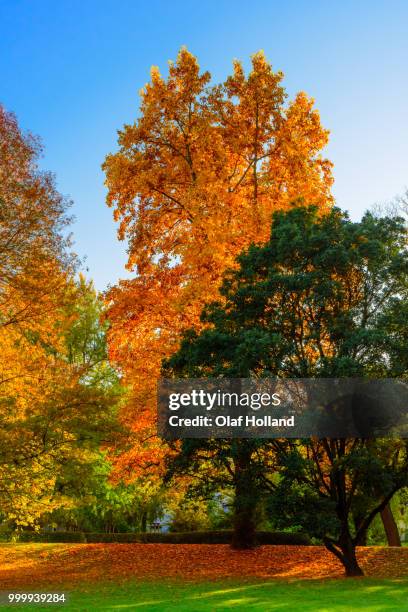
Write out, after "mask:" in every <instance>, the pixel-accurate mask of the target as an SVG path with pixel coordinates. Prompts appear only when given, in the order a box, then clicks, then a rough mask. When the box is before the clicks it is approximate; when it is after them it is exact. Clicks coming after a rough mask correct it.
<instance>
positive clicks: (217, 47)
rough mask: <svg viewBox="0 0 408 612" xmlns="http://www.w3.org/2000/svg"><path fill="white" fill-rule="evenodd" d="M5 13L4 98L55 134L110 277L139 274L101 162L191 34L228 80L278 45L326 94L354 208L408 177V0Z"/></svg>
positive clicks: (36, 4)
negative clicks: (156, 75)
mask: <svg viewBox="0 0 408 612" xmlns="http://www.w3.org/2000/svg"><path fill="white" fill-rule="evenodd" d="M0 24H1V26H0V32H1V35H0V76H1V79H0V101H1V102H2V103H3V104H4V105H5V106H6V108H8V109H9V110H13V111H14V112H15V113H16V114H17V117H18V119H19V122H20V124H21V125H22V127H23V128H25V129H30V130H31V131H33V132H34V133H37V134H39V135H40V136H41V138H42V140H43V143H44V145H45V149H46V151H45V156H44V159H43V160H42V164H43V166H44V168H46V169H49V170H52V171H53V172H55V173H56V175H57V183H58V187H59V189H60V191H62V192H63V193H64V194H67V195H69V196H70V197H71V198H72V199H73V200H74V207H73V213H74V215H75V217H76V222H75V225H74V226H73V232H74V237H75V242H76V251H77V252H78V254H79V255H80V256H84V255H86V256H87V261H86V264H87V266H88V268H89V272H88V275H89V276H90V277H92V278H94V280H95V283H96V286H97V287H98V289H101V290H102V289H104V288H105V287H106V286H107V285H108V284H109V283H110V284H114V283H115V282H116V281H117V280H118V278H120V277H124V276H125V275H126V273H125V272H124V263H125V260H126V254H125V245H123V244H121V243H119V242H118V241H117V239H116V228H115V224H114V222H113V220H112V213H111V211H110V210H109V209H108V208H107V207H106V205H105V203H104V200H105V190H104V187H103V174H102V172H101V170H100V165H101V163H102V161H103V159H104V157H105V155H106V154H107V153H108V152H111V151H113V150H115V147H116V130H117V129H119V128H120V127H121V126H122V125H123V123H125V122H131V121H133V120H134V119H135V118H136V116H137V113H138V106H139V101H138V91H139V90H140V88H141V87H142V86H143V85H144V84H145V82H146V81H147V80H148V76H149V68H150V66H151V65H152V64H155V65H158V66H159V67H160V69H161V70H162V71H163V72H165V71H166V68H167V60H168V59H174V58H175V57H176V55H177V51H178V49H179V48H180V46H182V45H187V47H188V48H189V49H190V50H191V51H192V52H193V53H195V54H196V55H197V56H198V58H199V61H200V64H201V66H202V68H203V69H206V70H210V72H211V73H212V75H213V78H214V80H220V79H224V78H225V76H226V75H227V74H228V73H229V71H230V67H231V61H232V59H233V58H239V59H242V60H243V61H244V63H245V64H246V65H248V59H249V56H250V55H251V53H253V52H255V51H257V50H259V49H264V50H265V52H266V54H267V56H268V58H269V59H270V61H271V62H272V64H273V66H274V68H275V69H276V70H282V71H283V72H284V73H285V85H286V88H287V91H288V93H289V95H290V96H293V94H294V93H295V92H296V91H298V90H304V91H306V92H307V93H308V94H310V95H312V96H313V97H314V98H315V100H316V105H317V107H318V108H319V110H320V113H321V117H322V122H323V124H324V125H325V127H327V128H329V129H330V131H331V139H330V145H329V146H328V149H327V155H328V157H329V158H330V159H331V160H332V161H333V162H334V164H335V168H334V175H335V179H336V182H335V186H334V194H335V196H336V198H337V203H338V205H340V206H341V207H342V208H346V209H348V210H349V211H350V213H351V215H352V217H353V218H359V216H360V215H361V213H362V212H363V211H364V210H365V209H366V208H368V207H370V206H371V205H372V204H373V203H374V202H384V201H386V200H389V199H391V198H392V197H393V196H394V195H396V194H398V193H401V192H402V191H404V189H405V188H406V187H407V186H408V2H407V1H406V0H401V1H396V0H383V1H376V0H369V1H365V0H360V1H354V2H348V1H347V0H337V1H332V2H328V1H327V0H326V2H313V1H312V0H308V1H303V0H296V1H294V0H293V1H291V0H285V1H283V0H281V1H280V2H275V1H274V0H269V1H261V0H252V1H251V2H249V1H248V0H246V1H245V2H243V1H241V0H236V1H229V0H228V1H226V0H207V1H202V2H200V3H198V2H194V1H193V2H187V1H184V0H183V1H180V0H179V1H164V0H149V1H148V2H147V1H145V2H142V1H140V0H133V1H132V0H115V1H113V0H98V1H96V0H81V1H79V0H58V2H56V1H55V0H30V1H29V0H0Z"/></svg>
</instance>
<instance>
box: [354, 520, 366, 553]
mask: <svg viewBox="0 0 408 612" xmlns="http://www.w3.org/2000/svg"><path fill="white" fill-rule="evenodd" d="M363 520H364V515H360V514H358V513H356V512H355V513H354V514H353V521H354V526H355V530H356V532H358V531H359V530H360V527H361V524H362V522H363ZM367 532H368V529H364V530H363V531H362V532H361V533H360V535H359V538H358V542H357V546H367Z"/></svg>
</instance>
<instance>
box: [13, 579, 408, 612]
mask: <svg viewBox="0 0 408 612" xmlns="http://www.w3.org/2000/svg"><path fill="white" fill-rule="evenodd" d="M50 608H51V609H52V608H54V609H57V610H61V612H62V610H83V611H86V610H89V611H93V610H118V611H120V610H123V611H124V612H127V610H140V611H144V610H149V611H150V610H152V611H154V610H156V611H157V612H166V611H167V610H174V611H175V610H177V611H179V610H180V611H182V612H196V611H197V612H201V611H204V610H205V611H210V610H212V611H218V610H262V611H265V612H266V611H268V612H269V611H274V610H276V611H282V612H294V611H297V610H299V611H302V612H303V611H313V612H354V610H367V611H369V612H382V611H388V610H399V611H400V612H402V611H404V610H407V611H408V580H407V579H404V580H402V579H399V580H397V579H396V580H376V579H372V578H362V579H348V580H326V581H296V582H284V581H278V580H273V581H268V582H259V581H258V582H250V583H244V582H241V583H239V582H237V581H234V582H231V581H229V582H225V581H224V582H223V583H213V584H208V583H207V584H199V583H195V584H181V583H174V582H160V583H159V582H150V583H146V582H144V583H140V584H137V583H135V582H127V583H125V584H124V585H122V586H120V585H118V584H113V585H109V586H108V585H104V586H101V587H98V586H97V585H92V586H91V585H89V584H88V585H87V586H84V587H82V588H81V589H78V590H75V591H74V592H72V593H71V594H70V598H69V603H68V604H65V605H64V606H59V605H58V606H47V607H44V606H42V607H38V606H32V605H30V606H24V607H23V606H19V609H25V610H50ZM2 609H4V610H13V609H14V610H16V609H17V606H4V607H3V608H2Z"/></svg>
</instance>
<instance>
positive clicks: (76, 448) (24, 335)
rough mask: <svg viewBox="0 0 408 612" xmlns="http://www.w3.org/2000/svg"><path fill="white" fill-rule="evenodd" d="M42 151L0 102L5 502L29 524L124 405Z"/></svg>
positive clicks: (0, 442) (0, 467)
mask: <svg viewBox="0 0 408 612" xmlns="http://www.w3.org/2000/svg"><path fill="white" fill-rule="evenodd" d="M40 152H41V147H40V144H39V142H38V140H37V139H36V138H34V137H32V136H31V135H27V134H23V133H22V132H21V130H20V129H19V127H18V124H17V121H16V119H15V117H14V116H13V115H12V114H10V113H7V112H6V111H5V110H4V109H3V107H0V345H1V349H2V350H1V352H0V423H1V428H0V510H1V513H2V515H3V516H5V517H6V518H8V519H9V520H10V521H13V522H14V524H15V525H17V526H22V527H23V526H25V525H34V524H35V523H36V522H37V520H38V518H39V517H40V516H41V515H42V514H43V513H44V512H47V511H50V510H52V509H53V508H54V507H55V505H56V504H57V503H59V501H58V499H57V497H58V496H56V495H55V492H56V484H57V482H58V479H59V478H61V474H62V473H63V472H64V471H67V470H68V469H69V466H71V469H73V466H74V465H76V466H78V465H79V464H83V463H84V462H86V461H87V460H88V459H89V458H90V457H91V456H92V453H93V451H94V449H95V448H97V446H98V444H99V443H100V441H101V439H103V436H105V435H106V434H107V431H109V429H111V427H112V421H113V417H114V406H115V405H116V403H117V393H116V392H115V390H114V389H113V387H112V385H111V371H109V370H108V369H107V368H106V349H105V346H104V345H103V342H104V334H105V330H103V328H99V329H98V330H96V328H97V325H98V324H97V323H96V320H95V313H96V310H95V308H96V306H95V302H96V296H95V294H94V292H93V290H92V288H90V287H89V286H87V285H86V283H84V281H80V283H79V284H77V283H76V282H75V264H76V259H75V256H74V255H73V254H72V253H71V251H70V243H69V240H67V239H65V238H64V236H63V234H64V232H65V229H66V228H67V225H68V223H69V218H68V217H67V208H68V204H69V203H68V202H67V201H66V200H65V199H64V198H63V196H61V195H60V194H59V193H58V191H57V190H56V188H55V184H54V179H53V177H52V176H51V175H50V174H47V173H43V172H41V171H40V170H39V169H38V165H37V160H38V156H39V154H40ZM85 315H86V316H85ZM87 317H88V320H89V319H90V318H91V319H92V317H93V325H94V327H93V328H92V329H91V327H90V325H89V324H88V323H86V322H85V321H84V319H86V318H87ZM98 334H99V335H98ZM102 337H103V342H102V344H101V338H102ZM79 341H81V345H80V346H79V344H78V342H79ZM102 345H103V346H102ZM103 350H104V351H105V356H104V357H103ZM79 351H81V358H80V357H79ZM101 360H102V361H103V360H104V361H105V370H104V366H103V365H102V361H101ZM107 374H109V376H107Z"/></svg>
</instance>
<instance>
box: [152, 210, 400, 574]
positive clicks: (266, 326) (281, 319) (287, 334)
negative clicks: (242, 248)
mask: <svg viewBox="0 0 408 612" xmlns="http://www.w3.org/2000/svg"><path fill="white" fill-rule="evenodd" d="M272 228H273V229H272V234H271V238H270V240H269V242H268V243H267V244H266V245H264V246H255V245H253V246H251V247H250V248H249V249H248V250H247V251H246V252H245V253H243V254H242V255H241V256H240V257H239V258H238V263H239V268H238V269H236V270H233V271H231V272H229V273H227V274H226V275H225V278H224V283H223V286H222V289H221V294H222V295H223V297H224V300H225V301H224V302H223V303H221V302H220V303H213V304H210V305H209V306H208V307H206V308H205V310H204V312H203V315H202V320H203V322H204V323H206V324H207V328H206V329H204V330H203V331H201V332H200V333H197V332H194V331H188V332H186V334H185V336H184V340H183V342H182V344H181V347H180V350H179V351H178V352H177V353H176V354H175V355H173V357H171V358H170V359H169V360H168V361H167V362H165V364H164V374H165V375H166V376H168V377H170V376H175V377H183V376H184V377H206V376H210V377H220V376H221V377H222V376H225V377H238V378H239V377H247V376H252V377H265V376H272V377H279V378H311V377H313V378H318V377H324V378H327V377H329V378H332V377H333V378H334V377H370V378H373V377H374V378H375V377H379V378H381V377H405V376H406V374H407V364H408V351H407V342H406V336H407V330H406V320H407V315H408V299H407V298H408V295H407V290H408V283H407V279H408V277H407V272H408V255H407V252H406V247H405V245H406V229H405V227H404V223H403V220H402V219H399V218H382V219H377V218H375V217H374V216H373V215H371V214H368V213H367V214H366V215H365V216H364V217H363V219H362V221H361V222H360V223H353V222H351V221H350V220H349V218H348V217H347V215H346V214H345V213H342V212H341V211H340V210H339V209H337V208H335V209H333V210H332V211H331V212H330V213H328V214H325V215H323V216H322V215H321V214H319V212H318V210H317V208H316V207H313V206H311V207H305V206H299V205H298V206H296V207H293V209H292V210H290V211H288V212H286V213H284V212H281V213H276V214H275V215H274V218H273V224H272ZM269 444H271V443H270V442H269ZM273 444H274V446H273V447H272V448H273V451H274V453H275V458H276V459H278V460H279V463H280V465H281V475H280V478H279V479H278V480H276V478H275V479H271V478H270V477H269V474H270V473H271V471H272V470H271V469H270V467H271V466H270V465H268V464H266V465H264V466H262V464H261V465H258V469H257V477H256V478H253V458H254V456H255V455H256V456H257V457H259V452H260V449H261V448H262V449H263V451H264V453H265V458H267V457H269V456H270V453H268V441H253V440H250V441H247V440H234V441H232V442H225V443H222V442H220V441H204V442H201V440H195V441H193V442H190V441H185V442H184V443H183V445H182V450H181V457H182V456H183V455H185V456H186V457H189V458H191V456H193V457H194V458H195V459H196V460H199V457H200V455H201V454H202V451H203V450H204V451H205V450H206V449H207V448H208V446H209V445H215V447H216V449H217V450H216V453H217V455H218V456H220V454H224V455H227V456H228V458H229V459H230V458H231V457H232V456H233V455H232V453H233V449H234V447H236V446H240V447H241V449H243V450H244V452H243V455H244V456H245V453H246V461H245V470H244V472H245V473H246V477H247V478H249V480H250V482H251V483H252V486H250V485H249V484H248V481H246V482H245V487H246V492H250V494H249V495H248V494H247V495H246V496H245V497H244V499H245V503H244V505H246V507H247V516H248V507H249V506H250V505H251V499H252V500H253V502H252V503H253V504H254V503H255V501H256V499H257V495H256V494H255V495H254V497H252V491H253V490H254V489H256V486H257V484H258V483H259V482H263V484H264V486H265V487H266V488H267V489H269V490H270V491H271V498H272V501H273V503H272V504H271V505H273V507H274V509H275V517H280V522H281V524H282V525H285V526H288V525H291V524H292V525H301V526H302V527H304V528H307V529H308V531H309V532H310V533H313V534H314V535H317V536H318V537H321V538H322V539H323V541H324V543H325V545H326V546H327V548H328V549H329V550H330V551H331V552H333V553H334V554H335V555H336V556H337V557H338V558H339V559H340V561H341V562H342V563H343V565H344V566H345V569H346V573H347V575H358V574H361V569H360V568H359V566H358V563H357V560H356V556H355V547H356V545H357V544H358V543H359V541H360V538H361V536H362V534H363V533H364V532H365V530H366V529H367V528H368V526H369V525H370V524H371V522H372V520H373V519H374V517H375V516H376V515H377V514H378V513H379V512H381V510H382V509H383V508H385V507H386V505H387V504H388V502H389V501H390V499H391V498H392V496H393V495H394V493H395V492H396V491H398V490H399V489H400V488H401V487H403V486H405V485H406V483H407V477H408V471H407V445H406V442H405V441H399V440H395V441H391V440H388V441H382V440H370V441H369V440H366V439H353V440H346V439H321V440H316V441H315V440H305V441H301V442H296V441H294V442H289V441H275V442H273ZM251 445H256V446H257V447H258V448H256V453H255V449H252V450H251ZM225 446H226V448H225ZM191 447H192V448H193V449H194V450H193V452H191V451H190V455H189V449H190V448H191ZM273 463H274V461H273V460H272V464H273ZM272 467H273V466H272ZM239 497H240V495H239V487H238V488H237V487H236V516H239V514H240V508H241V507H242V503H243V502H242V503H241V501H240V499H239ZM237 498H238V500H237ZM357 506H358V514H359V517H360V522H359V525H358V526H353V525H352V520H351V517H352V513H353V511H354V510H355V509H356V507H357ZM252 508H253V506H252ZM241 516H242V515H241ZM317 516H318V520H316V517H317Z"/></svg>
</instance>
